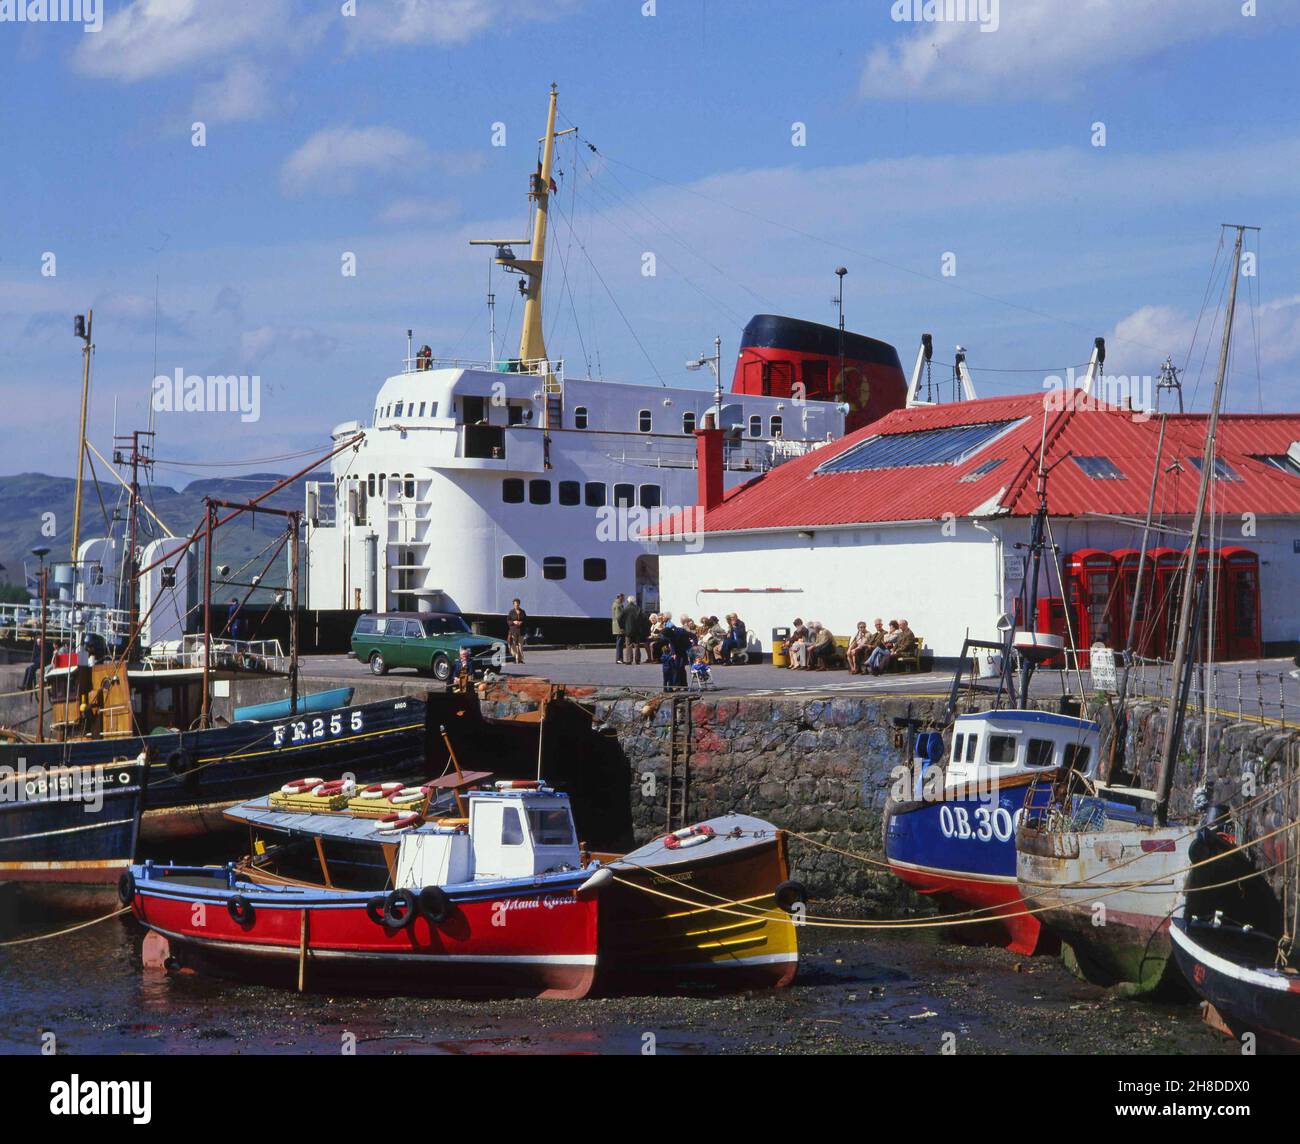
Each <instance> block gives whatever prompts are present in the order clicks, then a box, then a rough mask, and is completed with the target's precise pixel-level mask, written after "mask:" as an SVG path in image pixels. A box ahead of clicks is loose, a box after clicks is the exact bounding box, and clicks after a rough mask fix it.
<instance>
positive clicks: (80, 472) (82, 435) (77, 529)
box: [72, 310, 95, 586]
mask: <svg viewBox="0 0 1300 1144" xmlns="http://www.w3.org/2000/svg"><path fill="white" fill-rule="evenodd" d="M94 323H95V311H94V310H87V311H86V320H85V322H84V323H83V322H82V320H81V315H80V314H78V315H77V318H76V321H75V322H74V324H73V330H74V331H75V332H76V335H77V337H79V338H80V339H81V342H82V345H81V430H80V432H79V433H78V435H77V494H76V501H75V502H74V503H73V506H72V575H73V584H74V586H75V584H76V577H77V572H78V568H77V549H78V548H79V547H80V546H81V485H82V482H83V480H84V474H85V467H86V408H87V406H88V405H89V404H90V354H91V351H92V350H93V349H94V348H95V345H94V342H92V341H91V331H92V328H93V326H94Z"/></svg>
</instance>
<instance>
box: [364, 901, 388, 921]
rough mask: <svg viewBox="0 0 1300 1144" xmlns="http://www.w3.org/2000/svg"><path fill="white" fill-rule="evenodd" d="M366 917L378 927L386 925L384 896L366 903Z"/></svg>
mask: <svg viewBox="0 0 1300 1144" xmlns="http://www.w3.org/2000/svg"><path fill="white" fill-rule="evenodd" d="M366 917H368V918H369V919H370V920H371V921H372V922H374V923H375V925H377V926H381V925H383V924H384V897H383V895H382V894H380V895H379V896H377V897H374V898H371V899H369V900H368V901H367V902H366Z"/></svg>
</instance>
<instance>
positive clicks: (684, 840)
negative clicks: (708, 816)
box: [664, 822, 714, 850]
mask: <svg viewBox="0 0 1300 1144" xmlns="http://www.w3.org/2000/svg"><path fill="white" fill-rule="evenodd" d="M713 833H714V832H713V827H711V826H710V825H709V824H708V823H707V822H701V823H699V824H697V825H696V826H688V827H686V828H685V829H683V830H674V831H673V832H672V833H671V834H666V835H664V847H665V849H668V850H680V849H682V847H684V846H699V845H700V843H702V842H707V841H708V840H709V839H710V838H712V837H713Z"/></svg>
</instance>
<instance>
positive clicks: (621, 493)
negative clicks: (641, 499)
mask: <svg viewBox="0 0 1300 1144" xmlns="http://www.w3.org/2000/svg"><path fill="white" fill-rule="evenodd" d="M634 504H636V485H615V486H614V507H615V508H631V507H632V506H633V505H634Z"/></svg>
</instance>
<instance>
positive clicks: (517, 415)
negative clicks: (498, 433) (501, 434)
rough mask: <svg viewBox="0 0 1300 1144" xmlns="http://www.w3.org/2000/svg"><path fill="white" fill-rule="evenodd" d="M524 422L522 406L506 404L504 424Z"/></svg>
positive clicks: (520, 423)
mask: <svg viewBox="0 0 1300 1144" xmlns="http://www.w3.org/2000/svg"><path fill="white" fill-rule="evenodd" d="M523 423H524V407H523V406H522V405H507V406H506V424H507V425H522V424H523Z"/></svg>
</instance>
